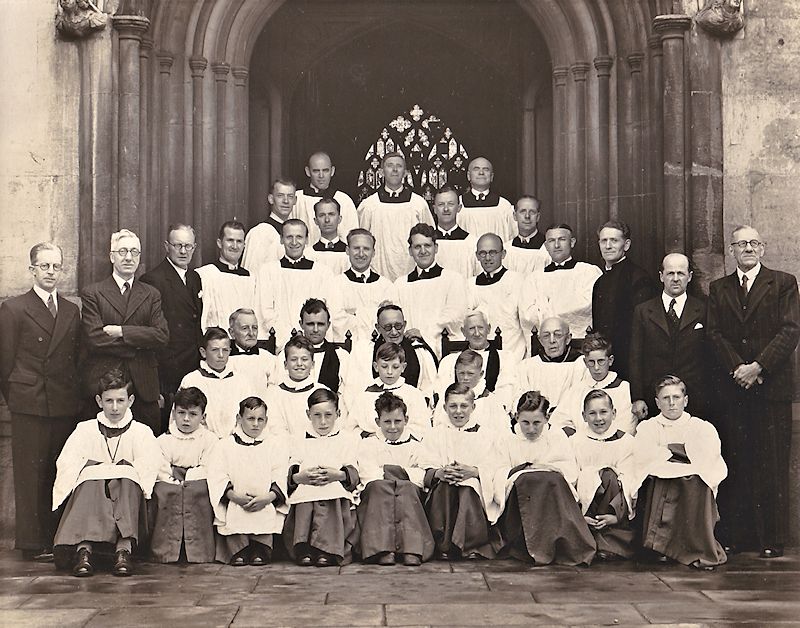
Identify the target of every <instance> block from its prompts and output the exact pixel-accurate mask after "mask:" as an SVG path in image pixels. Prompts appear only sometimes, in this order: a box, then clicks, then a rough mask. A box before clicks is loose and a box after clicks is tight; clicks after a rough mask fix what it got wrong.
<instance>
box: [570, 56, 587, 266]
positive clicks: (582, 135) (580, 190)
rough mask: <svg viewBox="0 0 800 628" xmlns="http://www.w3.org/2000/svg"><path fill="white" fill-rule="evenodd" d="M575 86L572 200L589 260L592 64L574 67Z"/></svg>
mask: <svg viewBox="0 0 800 628" xmlns="http://www.w3.org/2000/svg"><path fill="white" fill-rule="evenodd" d="M570 71H571V73H572V80H573V82H574V84H575V94H574V108H575V140H574V141H575V150H574V162H573V163H571V164H570V168H569V173H570V175H569V183H568V186H567V187H568V188H570V190H571V193H570V195H569V197H570V198H572V199H575V217H576V220H575V228H576V229H577V230H578V234H579V236H578V257H579V259H586V256H587V253H588V252H589V248H588V247H589V244H588V243H589V233H590V231H593V230H592V229H590V227H589V212H588V210H587V207H586V127H587V124H586V120H587V115H586V73H587V72H588V71H589V64H588V63H586V62H585V61H578V62H576V63H573V64H572V67H570Z"/></svg>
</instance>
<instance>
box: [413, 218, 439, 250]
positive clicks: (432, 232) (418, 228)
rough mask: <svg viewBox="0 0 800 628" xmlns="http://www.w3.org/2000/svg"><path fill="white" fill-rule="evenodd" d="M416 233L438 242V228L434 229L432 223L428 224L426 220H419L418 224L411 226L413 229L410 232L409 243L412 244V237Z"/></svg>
mask: <svg viewBox="0 0 800 628" xmlns="http://www.w3.org/2000/svg"><path fill="white" fill-rule="evenodd" d="M415 235H421V236H425V237H426V238H430V239H431V240H433V241H434V242H436V229H434V228H433V227H432V226H431V225H427V224H425V223H424V222H418V223H417V224H416V225H414V226H413V227H411V231H409V232H408V244H409V246H410V245H411V238H413V237H414V236H415Z"/></svg>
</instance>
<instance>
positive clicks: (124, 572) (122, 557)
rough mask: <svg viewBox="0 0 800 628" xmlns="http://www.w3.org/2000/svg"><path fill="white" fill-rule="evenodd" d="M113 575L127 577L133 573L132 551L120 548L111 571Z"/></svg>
mask: <svg viewBox="0 0 800 628" xmlns="http://www.w3.org/2000/svg"><path fill="white" fill-rule="evenodd" d="M111 575H112V576H119V577H122V578H124V577H127V576H130V575H133V561H132V560H131V553H130V552H129V551H128V550H118V551H117V554H116V558H115V560H114V569H113V570H112V571H111Z"/></svg>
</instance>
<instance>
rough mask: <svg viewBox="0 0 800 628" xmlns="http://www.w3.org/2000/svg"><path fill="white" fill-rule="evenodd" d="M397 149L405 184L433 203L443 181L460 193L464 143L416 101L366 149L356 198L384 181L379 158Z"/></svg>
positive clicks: (463, 179)
mask: <svg viewBox="0 0 800 628" xmlns="http://www.w3.org/2000/svg"><path fill="white" fill-rule="evenodd" d="M395 151H397V152H399V153H401V154H402V155H403V157H405V159H406V179H405V184H406V185H408V186H410V187H411V188H412V189H413V190H414V191H415V192H417V194H420V195H422V197H423V198H424V199H425V200H426V201H428V204H432V203H433V197H434V195H435V194H436V191H437V190H438V189H439V188H441V187H442V186H443V185H445V184H446V183H449V184H450V185H452V186H453V187H455V188H456V189H457V190H458V191H459V193H461V192H462V191H463V190H464V188H465V186H466V183H467V174H466V173H467V161H468V159H469V156H468V154H467V150H466V149H465V148H464V145H463V144H461V142H459V141H458V140H457V139H456V138H455V136H454V135H453V131H452V130H451V129H450V127H449V126H447V125H446V124H445V123H444V122H442V120H441V119H440V118H439V117H438V116H436V115H434V114H432V113H426V112H425V111H424V110H423V109H422V108H421V107H420V106H419V105H414V106H413V107H412V108H411V109H410V110H408V111H406V112H403V113H401V114H399V115H398V116H396V117H395V118H394V119H393V120H391V121H390V122H389V123H388V124H387V125H386V126H385V127H383V129H382V130H381V132H380V133H379V135H378V138H377V139H376V140H375V141H374V142H373V143H372V145H371V146H370V147H369V149H367V152H366V154H365V155H364V165H363V166H362V170H361V172H360V173H359V175H358V201H359V202H361V201H362V200H363V199H365V198H366V197H367V196H369V195H370V194H372V193H373V192H374V191H375V190H377V189H378V188H379V187H381V186H382V185H383V171H382V170H381V159H382V158H383V156H384V155H385V154H386V153H391V152H395Z"/></svg>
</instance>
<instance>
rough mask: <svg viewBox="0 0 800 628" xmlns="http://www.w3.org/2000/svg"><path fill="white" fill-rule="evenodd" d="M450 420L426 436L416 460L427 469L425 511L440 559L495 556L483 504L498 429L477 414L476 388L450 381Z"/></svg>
mask: <svg viewBox="0 0 800 628" xmlns="http://www.w3.org/2000/svg"><path fill="white" fill-rule="evenodd" d="M443 402H444V407H445V411H446V413H447V419H448V421H447V423H446V424H441V425H435V426H434V427H433V429H431V431H430V432H429V433H428V434H427V435H426V436H425V440H424V441H423V443H422V447H421V448H420V451H419V454H418V456H417V459H416V466H418V467H420V468H422V469H425V488H426V489H428V496H427V498H426V500H425V512H426V513H427V516H428V523H429V524H430V528H431V531H432V532H433V538H434V541H435V543H436V551H437V553H438V556H439V558H440V559H441V560H450V559H451V558H452V559H459V558H467V559H476V558H480V557H484V558H493V557H494V550H493V549H492V546H491V545H490V543H489V522H488V521H487V519H486V513H485V512H484V505H485V504H488V503H490V502H491V501H492V475H493V473H492V466H491V465H492V462H491V460H492V456H493V454H494V447H495V434H494V432H493V431H492V430H491V429H488V430H487V429H486V428H484V427H483V425H481V424H480V423H478V422H477V421H476V420H475V417H474V415H473V412H474V410H475V393H473V392H472V390H471V389H470V387H469V386H467V385H466V384H459V383H456V384H451V385H450V386H448V387H447V390H446V391H445V393H444V400H443Z"/></svg>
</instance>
